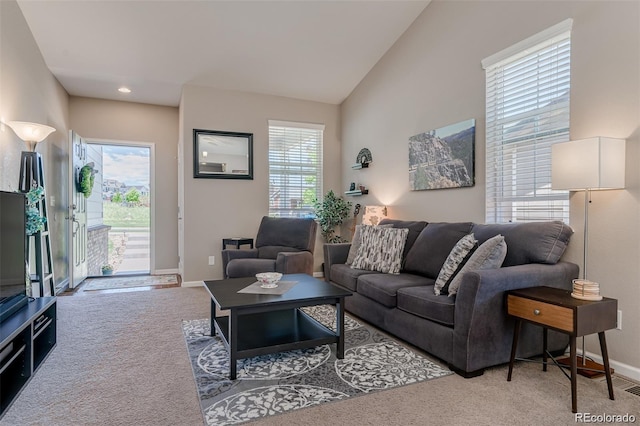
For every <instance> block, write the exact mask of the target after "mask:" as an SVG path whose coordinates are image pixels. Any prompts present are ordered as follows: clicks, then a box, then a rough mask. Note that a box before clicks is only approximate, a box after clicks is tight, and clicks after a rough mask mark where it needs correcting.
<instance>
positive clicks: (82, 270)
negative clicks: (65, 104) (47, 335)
mask: <svg viewBox="0 0 640 426" xmlns="http://www.w3.org/2000/svg"><path fill="white" fill-rule="evenodd" d="M69 155H70V157H71V158H70V161H69V167H70V170H69V214H68V218H69V220H70V221H71V223H70V226H69V229H70V232H71V235H70V237H69V241H70V246H71V247H69V263H70V264H69V288H76V287H77V286H79V285H80V283H82V281H84V280H85V279H86V278H87V270H88V268H87V199H86V197H85V196H84V194H83V193H81V192H79V191H78V184H77V182H78V177H79V176H80V169H82V166H84V165H85V164H86V163H87V144H86V143H85V141H84V139H82V137H81V136H80V135H78V134H77V133H76V132H74V131H73V130H70V131H69Z"/></svg>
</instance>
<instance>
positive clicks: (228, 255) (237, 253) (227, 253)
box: [222, 249, 258, 278]
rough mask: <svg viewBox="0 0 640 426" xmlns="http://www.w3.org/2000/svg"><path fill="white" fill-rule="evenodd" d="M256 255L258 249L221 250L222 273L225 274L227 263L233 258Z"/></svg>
mask: <svg viewBox="0 0 640 426" xmlns="http://www.w3.org/2000/svg"><path fill="white" fill-rule="evenodd" d="M257 257H258V249H244V250H222V273H223V274H224V277H225V278H228V276H227V265H228V264H229V262H230V261H232V260H233V259H251V258H257Z"/></svg>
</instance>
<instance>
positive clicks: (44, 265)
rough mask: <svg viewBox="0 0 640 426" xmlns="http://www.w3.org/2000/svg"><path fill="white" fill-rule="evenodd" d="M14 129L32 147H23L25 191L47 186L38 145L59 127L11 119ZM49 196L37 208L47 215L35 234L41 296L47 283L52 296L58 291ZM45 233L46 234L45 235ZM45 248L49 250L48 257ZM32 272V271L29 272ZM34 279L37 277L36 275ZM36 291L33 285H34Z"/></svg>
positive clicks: (22, 179)
mask: <svg viewBox="0 0 640 426" xmlns="http://www.w3.org/2000/svg"><path fill="white" fill-rule="evenodd" d="M6 124H7V125H8V126H9V127H11V129H12V130H13V131H14V132H15V133H16V135H18V137H19V138H20V139H22V140H23V141H24V142H25V143H26V144H27V147H28V148H29V151H22V156H21V158H20V182H19V184H18V189H19V190H20V192H22V193H27V192H29V191H30V190H31V189H33V188H34V187H38V186H41V187H42V188H43V190H44V189H45V184H44V168H43V165H42V157H41V156H40V154H39V153H37V152H36V145H37V144H38V143H39V142H42V141H43V140H44V139H45V138H46V137H47V136H49V135H50V134H51V133H52V132H54V131H55V130H56V129H54V128H53V127H50V126H46V125H44V124H38V123H28V122H25V121H9V122H7V123H6ZM44 194H45V192H43V196H44V197H45V199H43V200H40V201H39V202H38V203H37V208H38V210H39V213H40V215H41V216H44V218H45V225H44V226H45V230H44V232H43V231H39V232H37V233H36V234H35V235H34V239H35V253H36V268H35V269H36V275H35V277H37V278H36V280H37V282H38V283H39V287H38V290H39V296H43V295H44V294H45V292H44V284H45V282H47V281H48V282H49V291H50V292H51V296H54V295H55V279H54V275H53V262H52V259H51V240H50V235H49V225H48V223H47V222H46V217H47V205H46V196H45V195H44ZM43 237H44V238H43ZM30 242H31V238H29V239H27V250H29V251H30V248H29V247H30ZM43 250H46V259H44V257H45V254H43ZM29 273H30V272H29ZM32 279H33V278H32ZM32 291H33V289H32Z"/></svg>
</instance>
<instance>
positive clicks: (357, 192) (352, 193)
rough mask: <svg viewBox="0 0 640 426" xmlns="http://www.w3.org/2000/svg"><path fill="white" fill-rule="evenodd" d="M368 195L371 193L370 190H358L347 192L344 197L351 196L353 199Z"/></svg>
mask: <svg viewBox="0 0 640 426" xmlns="http://www.w3.org/2000/svg"><path fill="white" fill-rule="evenodd" d="M368 193H369V190H368V189H365V190H363V191H361V190H359V189H358V190H356V191H346V192H345V193H344V195H351V196H352V197H357V196H359V195H367V194H368Z"/></svg>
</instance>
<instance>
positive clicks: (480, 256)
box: [449, 234, 507, 297]
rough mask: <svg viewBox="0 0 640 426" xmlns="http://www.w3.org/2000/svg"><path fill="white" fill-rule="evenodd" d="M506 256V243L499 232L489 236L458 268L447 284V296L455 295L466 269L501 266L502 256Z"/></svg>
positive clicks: (474, 269) (496, 267)
mask: <svg viewBox="0 0 640 426" xmlns="http://www.w3.org/2000/svg"><path fill="white" fill-rule="evenodd" d="M506 256H507V243H506V242H505V241H504V237H503V236H502V235H500V234H498V235H496V236H495V237H493V238H489V239H488V240H487V241H485V242H484V243H482V245H480V247H478V248H477V249H476V251H475V252H473V254H472V255H471V257H469V260H468V261H467V263H465V265H464V266H463V267H462V268H461V269H460V271H459V272H458V273H457V274H456V276H455V277H454V278H453V280H451V283H450V284H449V297H451V296H453V295H455V294H456V293H457V292H458V289H459V288H460V283H461V282H462V276H463V275H464V273H465V272H468V271H480V270H483V269H498V268H499V267H500V266H502V262H504V258H505V257H506Z"/></svg>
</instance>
